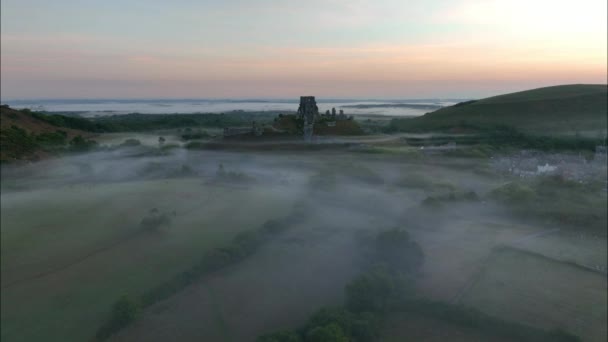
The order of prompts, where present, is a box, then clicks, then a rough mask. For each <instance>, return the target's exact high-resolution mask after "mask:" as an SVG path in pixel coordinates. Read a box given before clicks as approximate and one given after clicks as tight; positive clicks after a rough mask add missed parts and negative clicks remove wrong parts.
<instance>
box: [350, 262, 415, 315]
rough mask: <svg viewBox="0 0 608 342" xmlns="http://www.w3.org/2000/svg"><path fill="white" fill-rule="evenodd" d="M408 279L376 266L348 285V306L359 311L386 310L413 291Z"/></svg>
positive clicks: (353, 310) (380, 311) (379, 311)
mask: <svg viewBox="0 0 608 342" xmlns="http://www.w3.org/2000/svg"><path fill="white" fill-rule="evenodd" d="M407 280H408V279H407V278H405V277H403V276H402V275H399V274H397V275H395V274H391V273H390V272H389V271H388V270H387V269H386V268H384V267H375V268H373V269H372V270H370V271H368V272H366V273H363V274H361V275H359V276H357V277H356V278H355V279H354V280H352V281H351V282H350V283H348V285H346V288H345V293H346V301H345V302H346V308H348V309H349V310H351V311H352V312H359V313H362V312H378V313H382V312H386V311H387V310H389V309H390V308H391V307H392V306H394V305H395V304H397V303H400V302H401V301H402V300H404V299H405V298H406V297H407V295H408V294H410V293H411V292H412V290H413V287H412V284H411V283H410V282H408V281H407Z"/></svg>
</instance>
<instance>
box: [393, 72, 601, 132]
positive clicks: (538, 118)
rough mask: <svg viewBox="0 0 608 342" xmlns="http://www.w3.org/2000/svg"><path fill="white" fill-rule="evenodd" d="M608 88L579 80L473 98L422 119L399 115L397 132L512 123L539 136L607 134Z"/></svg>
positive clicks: (396, 123)
mask: <svg viewBox="0 0 608 342" xmlns="http://www.w3.org/2000/svg"><path fill="white" fill-rule="evenodd" d="M607 97H608V86H607V85H602V84H598V85H595V84H574V85H561V86H554V87H546V88H539V89H533V90H527V91H522V92H517V93H512V94H506V95H500V96H494V97H489V98H485V99H482V100H477V101H468V102H463V103H459V104H456V105H454V106H450V107H445V108H441V109H439V110H437V111H434V112H431V113H427V114H425V115H423V116H421V117H418V118H412V119H395V120H393V121H392V122H391V126H390V128H391V130H393V131H412V132H420V131H437V130H440V131H446V130H452V131H454V130H459V129H471V128H473V129H475V128H481V129H483V128H488V127H492V126H496V125H506V126H511V127H513V128H515V129H517V130H520V131H522V132H526V133H531V134H539V135H563V134H576V133H578V134H581V135H584V136H590V137H597V136H598V135H600V134H602V133H605V131H606V124H607V116H608V106H607Z"/></svg>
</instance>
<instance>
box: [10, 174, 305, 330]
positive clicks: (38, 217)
mask: <svg viewBox="0 0 608 342" xmlns="http://www.w3.org/2000/svg"><path fill="white" fill-rule="evenodd" d="M293 196H294V193H293V192H292V193H290V194H288V193H286V192H282V191H281V189H276V188H264V189H261V188H253V189H248V188H225V187H221V186H210V185H203V182H202V181H201V180H200V179H181V180H158V181H150V182H128V183H115V184H101V185H76V186H70V187H63V188H55V189H48V190H38V191H32V192H24V193H19V192H17V193H8V194H4V193H3V194H2V222H1V223H2V241H1V243H2V259H1V262H2V335H1V336H2V339H3V340H7V341H40V340H45V341H66V340H73V341H84V340H88V339H90V338H91V337H92V336H93V335H94V334H95V330H96V329H97V328H98V327H99V325H100V324H101V322H102V321H103V319H105V317H106V315H107V313H108V311H109V309H110V307H111V305H112V303H113V302H114V301H115V300H116V299H117V298H118V297H119V296H120V295H121V294H123V293H127V294H134V295H137V294H139V293H141V292H143V291H145V290H146V289H148V288H149V287H152V286H154V285H156V284H158V283H160V282H162V281H164V280H166V279H168V278H170V277H171V276H172V275H174V274H176V273H178V272H180V271H181V270H183V269H186V268H188V267H189V266H190V265H192V264H193V263H194V262H196V261H197V260H198V258H200V256H201V255H202V254H203V253H204V252H205V250H208V249H209V248H212V247H215V246H218V245H222V244H223V243H225V242H226V241H228V240H229V239H230V238H231V237H232V236H234V235H235V234H236V233H238V232H239V231H243V230H247V229H253V228H256V227H257V226H259V225H260V224H262V223H263V222H265V221H266V220H268V219H272V218H276V217H281V216H283V215H284V214H285V212H289V211H290V210H291V207H292V205H293V200H294V198H293ZM48 199H54V200H51V201H49V200H48ZM226 203H230V204H231V206H226ZM152 208H158V209H159V210H160V211H163V212H164V211H173V210H175V211H176V214H177V216H176V218H175V219H174V220H173V222H172V224H171V226H170V227H167V228H163V230H161V231H159V232H140V231H138V230H140V228H139V221H140V220H141V219H142V217H144V216H145V215H146V214H147V213H148V212H149V210H150V209H152ZM235 208H238V210H236V209H235ZM104 213H107V215H105V214H104Z"/></svg>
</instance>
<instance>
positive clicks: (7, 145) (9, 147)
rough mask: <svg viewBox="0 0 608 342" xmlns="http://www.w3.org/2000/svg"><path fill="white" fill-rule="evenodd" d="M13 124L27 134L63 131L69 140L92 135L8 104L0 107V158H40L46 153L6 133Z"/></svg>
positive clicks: (38, 147)
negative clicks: (51, 122)
mask: <svg viewBox="0 0 608 342" xmlns="http://www.w3.org/2000/svg"><path fill="white" fill-rule="evenodd" d="M12 126H16V127H18V128H20V129H22V130H24V131H25V132H26V133H27V134H29V135H32V134H36V135H39V134H42V133H55V132H57V131H63V132H65V133H66V138H67V140H68V141H69V140H70V139H72V138H73V137H75V136H77V135H81V136H83V137H90V136H92V133H88V132H84V131H81V130H77V129H71V128H66V127H57V126H54V125H52V124H50V123H48V122H45V121H43V120H40V119H38V118H36V117H34V116H33V115H31V114H29V113H24V112H21V111H18V110H14V109H11V108H9V107H7V106H1V107H0V136H1V137H2V138H1V139H0V160H2V161H5V160H10V159H15V158H16V159H38V158H40V157H43V156H45V155H46V153H45V152H44V151H43V150H42V149H41V148H40V146H32V147H31V148H25V147H24V146H23V144H24V142H23V141H20V140H17V139H16V138H15V136H14V135H10V134H6V133H8V132H9V130H10V129H11V127H12Z"/></svg>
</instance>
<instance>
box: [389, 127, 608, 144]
mask: <svg viewBox="0 0 608 342" xmlns="http://www.w3.org/2000/svg"><path fill="white" fill-rule="evenodd" d="M399 131H401V130H400V129H399V128H398V127H396V126H394V125H392V123H391V125H389V127H388V128H387V129H386V132H387V133H393V132H399ZM407 131H409V132H429V131H435V132H459V133H460V132H462V133H465V134H461V135H454V136H447V137H446V136H437V137H431V138H408V139H407V141H408V143H409V144H411V145H414V146H418V145H441V144H446V143H448V142H455V143H457V144H463V145H477V144H484V145H489V146H492V147H496V148H520V149H521V148H523V149H535V150H542V151H563V150H571V151H581V150H586V151H594V150H595V148H596V146H598V145H606V142H607V141H606V137H599V136H598V137H595V138H593V137H584V136H581V135H579V134H575V135H569V136H568V135H562V136H557V135H552V136H549V135H536V134H534V135H533V134H529V133H524V132H521V131H519V130H517V129H516V128H514V127H511V126H506V125H491V126H483V125H475V124H470V123H467V122H465V121H463V122H460V123H459V124H458V125H457V126H454V125H438V126H432V127H429V126H426V127H416V128H413V129H410V130H407Z"/></svg>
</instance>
